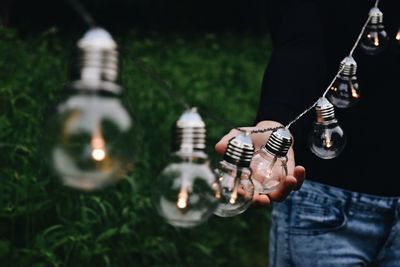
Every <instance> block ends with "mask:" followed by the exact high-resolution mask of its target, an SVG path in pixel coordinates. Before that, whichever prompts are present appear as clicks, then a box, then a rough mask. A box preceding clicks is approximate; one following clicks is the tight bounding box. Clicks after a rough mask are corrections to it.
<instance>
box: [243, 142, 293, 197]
mask: <svg viewBox="0 0 400 267" xmlns="http://www.w3.org/2000/svg"><path fill="white" fill-rule="evenodd" d="M286 164H287V157H286V156H285V157H278V156H276V155H274V154H272V153H270V152H268V150H267V149H265V147H263V148H261V149H260V150H258V151H257V152H256V153H255V154H254V157H253V159H252V160H251V164H250V168H251V170H252V178H253V183H254V186H255V191H256V193H258V194H269V193H271V192H273V191H275V190H276V189H277V188H278V187H279V185H280V184H281V183H282V181H283V180H284V179H283V178H285V177H286V176H287V174H288V171H287V165H286Z"/></svg>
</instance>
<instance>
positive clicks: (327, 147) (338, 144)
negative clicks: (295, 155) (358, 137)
mask: <svg viewBox="0 0 400 267" xmlns="http://www.w3.org/2000/svg"><path fill="white" fill-rule="evenodd" d="M315 110H316V115H317V116H316V120H315V122H314V123H313V127H312V130H311V132H310V134H309V137H308V145H309V147H310V149H311V152H313V153H314V154H315V155H316V156H317V157H320V158H322V159H333V158H335V157H337V156H339V154H340V153H341V152H342V151H343V149H344V147H345V145H346V136H345V135H344V132H343V130H342V128H341V127H340V126H339V124H338V121H337V119H336V118H335V109H334V107H333V105H332V103H330V102H329V101H328V99H326V98H325V97H321V98H320V99H318V101H317V104H316V106H315Z"/></svg>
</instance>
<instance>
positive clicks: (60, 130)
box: [48, 28, 133, 191]
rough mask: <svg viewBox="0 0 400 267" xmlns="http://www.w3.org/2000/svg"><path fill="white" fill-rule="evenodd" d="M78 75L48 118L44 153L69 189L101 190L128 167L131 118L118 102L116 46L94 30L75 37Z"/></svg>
mask: <svg viewBox="0 0 400 267" xmlns="http://www.w3.org/2000/svg"><path fill="white" fill-rule="evenodd" d="M78 47H79V50H80V53H81V57H80V65H79V71H78V72H77V74H78V75H79V76H78V77H76V78H75V79H74V81H73V82H72V83H71V84H70V86H69V87H68V89H69V97H68V98H67V99H66V100H65V101H64V102H62V103H61V104H59V105H58V106H57V114H55V116H53V118H52V119H51V120H50V125H49V133H48V135H49V136H51V138H52V142H50V143H49V144H48V145H49V147H48V150H49V151H48V156H49V160H50V163H51V166H52V167H53V169H54V171H55V173H56V174H57V175H58V176H59V177H60V178H61V180H62V182H63V183H64V184H65V185H66V186H69V187H73V188H77V189H82V190H87V191H90V190H96V189H100V188H103V187H105V186H107V185H109V184H112V183H113V182H115V181H117V180H119V179H120V178H122V177H123V176H124V175H125V174H126V172H128V171H129V170H130V169H131V167H132V163H131V160H132V153H133V152H132V148H133V144H132V120H131V117H130V115H129V113H128V112H127V111H126V109H125V108H124V106H123V105H122V103H121V100H120V98H119V94H120V93H121V90H122V88H121V87H120V86H119V85H118V84H116V79H117V77H118V53H117V51H116V48H117V45H116V43H115V42H114V40H113V39H112V37H111V36H110V34H109V33H108V32H106V31H105V30H103V29H100V28H95V29H91V30H89V31H88V32H87V33H86V34H85V35H84V37H83V38H82V39H81V40H79V42H78Z"/></svg>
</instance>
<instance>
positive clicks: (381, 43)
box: [360, 7, 389, 55]
mask: <svg viewBox="0 0 400 267" xmlns="http://www.w3.org/2000/svg"><path fill="white" fill-rule="evenodd" d="M369 15H370V16H371V19H370V21H369V23H368V25H367V27H366V28H365V32H364V35H363V36H362V38H361V41H360V46H361V48H362V49H363V50H364V52H365V53H366V54H368V55H376V54H378V53H380V52H382V51H383V50H384V49H385V48H386V47H387V45H388V43H389V36H388V34H387V33H386V31H385V27H384V26H383V14H382V12H381V11H380V10H379V9H378V8H376V7H374V8H372V9H371V10H370V12H369Z"/></svg>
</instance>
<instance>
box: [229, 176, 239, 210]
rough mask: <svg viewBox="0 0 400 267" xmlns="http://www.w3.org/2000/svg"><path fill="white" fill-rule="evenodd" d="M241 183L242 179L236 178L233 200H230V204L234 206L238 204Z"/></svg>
mask: <svg viewBox="0 0 400 267" xmlns="http://www.w3.org/2000/svg"><path fill="white" fill-rule="evenodd" d="M239 182H240V178H238V177H235V182H234V183H235V184H234V186H233V191H232V194H231V198H230V199H229V203H230V204H232V205H234V204H235V203H236V200H237V198H238V189H239Z"/></svg>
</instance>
